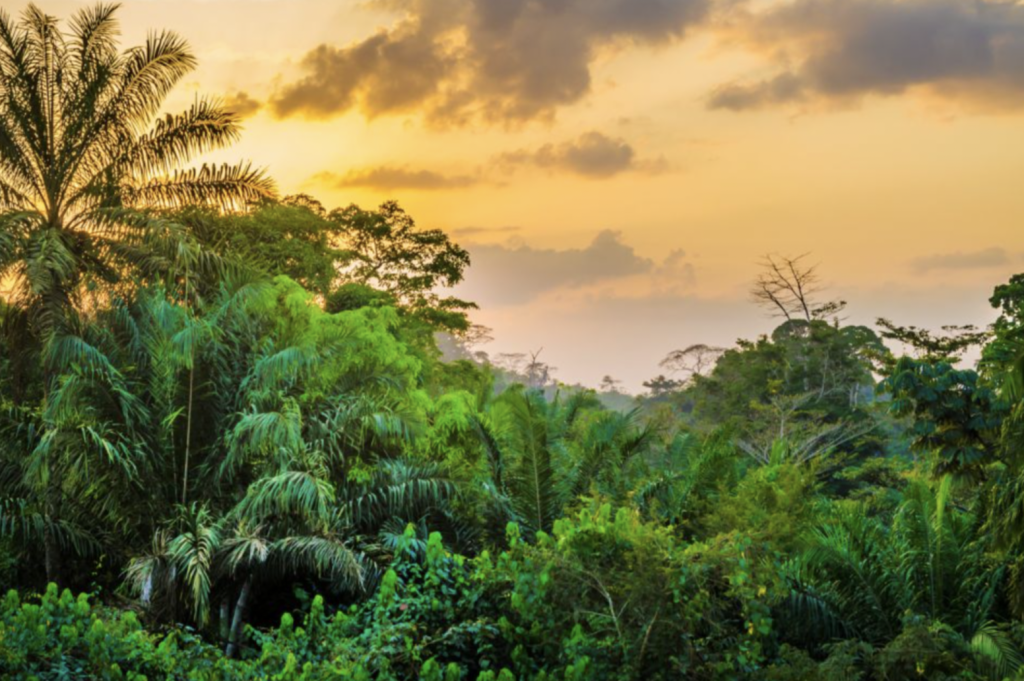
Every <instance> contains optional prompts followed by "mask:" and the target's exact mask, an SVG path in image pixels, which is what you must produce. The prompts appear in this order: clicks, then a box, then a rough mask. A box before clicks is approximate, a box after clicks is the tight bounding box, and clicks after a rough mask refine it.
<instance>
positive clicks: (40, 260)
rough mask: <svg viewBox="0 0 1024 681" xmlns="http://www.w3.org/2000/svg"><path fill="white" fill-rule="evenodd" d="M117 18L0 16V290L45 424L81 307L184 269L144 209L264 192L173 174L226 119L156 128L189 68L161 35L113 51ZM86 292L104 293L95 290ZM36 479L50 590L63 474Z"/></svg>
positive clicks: (205, 107) (184, 118)
mask: <svg viewBox="0 0 1024 681" xmlns="http://www.w3.org/2000/svg"><path fill="white" fill-rule="evenodd" d="M116 11H117V6H116V5H105V4H100V5H96V6H94V7H92V8H88V9H83V10H81V11H79V12H78V13H77V14H76V15H75V16H74V17H73V18H72V20H71V22H70V30H69V31H68V32H67V33H64V32H62V31H61V30H60V27H59V25H58V21H57V19H56V18H54V17H52V16H49V15H46V14H44V13H43V12H42V11H41V10H39V9H38V8H37V7H36V6H35V5H30V6H29V7H28V9H27V10H25V12H24V14H23V15H22V19H21V21H20V22H17V23H16V22H15V21H13V20H12V19H11V17H10V16H9V15H8V14H7V13H6V12H4V11H2V10H0V279H8V280H11V281H13V293H12V296H11V301H12V302H13V303H14V304H15V305H16V306H17V307H19V308H21V310H23V311H24V313H25V314H24V316H23V317H22V319H23V320H25V322H26V323H25V324H23V325H22V326H21V328H22V329H23V330H24V331H25V332H26V333H30V334H32V335H33V336H34V337H35V338H36V339H38V340H39V341H40V342H41V343H42V344H43V348H44V352H43V353H42V356H41V360H42V366H43V372H42V381H41V383H42V385H41V391H40V392H41V398H42V400H43V402H42V406H41V413H42V414H44V415H45V414H49V413H51V408H52V405H51V404H50V403H49V400H48V398H49V397H50V395H51V393H52V391H53V390H55V389H56V388H57V385H56V377H57V376H58V374H59V373H60V370H61V368H63V367H67V366H70V365H71V364H74V363H78V364H81V363H83V362H84V359H85V358H84V356H83V352H84V353H87V352H88V348H87V347H86V346H84V345H82V344H78V343H75V342H63V341H62V338H63V337H65V336H68V335H74V334H75V333H76V328H75V327H76V324H77V322H76V320H75V314H76V311H77V310H79V309H81V307H82V305H83V303H84V300H85V299H86V297H88V296H91V297H93V298H102V295H103V294H104V293H109V292H110V290H111V288H112V287H115V286H120V287H121V288H124V287H131V286H133V285H134V284H135V283H136V282H137V281H138V280H139V279H140V278H145V277H152V276H155V275H166V274H167V273H168V272H169V271H171V270H173V269H174V268H175V266H176V265H177V266H178V268H179V269H186V268H187V260H188V258H185V260H186V262H184V263H183V262H180V258H179V254H180V250H179V249H178V248H176V247H174V246H173V244H180V243H181V241H182V239H181V234H180V230H178V229H177V228H176V227H175V226H174V225H173V224H171V223H169V222H167V221H164V220H160V219H156V218H155V217H154V215H153V213H152V212H150V211H151V209H161V208H172V207H181V206H184V205H190V204H202V205H208V206H215V207H217V208H220V209H234V208H240V207H242V206H244V205H245V204H246V203H248V202H250V201H253V200H256V199H259V198H263V197H266V196H269V195H270V194H271V193H272V191H273V187H272V184H271V183H270V181H269V180H267V179H266V178H265V177H264V176H263V175H262V174H261V173H260V172H258V171H255V170H253V169H252V168H251V167H250V166H248V165H239V166H228V165H224V166H220V167H214V166H208V165H204V166H202V167H200V168H195V169H191V170H182V169H181V166H182V165H183V164H184V163H186V162H187V161H189V160H190V159H191V158H193V157H194V156H197V155H199V154H202V153H204V152H207V151H210V150H213V149H218V148H221V147H223V146H225V145H227V144H229V143H230V142H232V141H234V140H235V139H236V138H237V136H238V132H239V127H238V119H237V117H236V116H235V115H234V114H232V113H230V112H226V111H224V110H222V109H221V108H220V107H219V106H218V105H217V104H216V103H215V102H213V101H211V100H206V99H199V100H197V101H196V102H195V104H193V105H192V107H191V108H190V109H189V110H188V111H186V112H184V113H181V114H178V115H168V116H166V117H164V118H160V119H157V113H158V112H159V110H160V107H161V105H162V103H163V100H164V98H165V97H166V95H167V94H168V93H169V92H170V90H171V89H172V88H173V87H174V86H175V85H176V84H177V83H178V82H179V81H180V80H181V79H182V78H183V77H184V76H185V75H186V74H187V73H189V72H190V71H191V70H192V69H193V68H194V67H195V64H196V61H195V58H194V57H193V56H192V54H191V52H190V51H189V49H188V46H187V44H186V43H185V42H184V41H183V40H182V39H181V38H179V37H178V36H176V35H174V34H173V33H168V32H164V33H160V34H154V35H152V36H151V37H150V38H149V39H148V40H147V42H146V44H145V45H143V46H141V47H136V48H132V49H129V50H127V51H125V52H118V50H117V46H116V40H115V39H116V36H117V22H116V18H115V15H116ZM168 242H170V244H172V245H171V246H169V245H168ZM177 274H178V275H179V276H181V275H185V276H187V271H186V272H181V271H179V272H177ZM97 284H101V285H105V287H106V288H105V289H101V290H100V291H98V292H95V291H94V287H95V285H97ZM40 426H41V428H43V429H44V431H45V430H51V431H52V430H53V428H54V424H53V423H52V422H49V421H44V422H43V423H42V424H40ZM45 437H46V436H45V435H44V440H43V441H45ZM44 451H46V450H44ZM37 470H38V471H39V475H37V476H36V477H35V480H36V482H37V483H38V484H42V485H44V486H46V487H47V491H46V500H45V508H44V509H43V514H44V516H45V517H46V518H48V519H49V522H47V523H46V524H45V528H44V529H45V530H46V531H45V532H44V537H43V539H44V542H43V543H44V545H45V546H46V552H47V561H46V565H47V573H48V575H49V576H50V578H51V579H58V578H59V576H60V560H59V553H60V549H59V546H58V542H57V538H56V537H55V536H54V533H53V531H52V528H54V527H57V526H58V525H59V518H60V507H61V504H62V501H63V500H62V499H61V497H60V494H59V488H58V487H57V485H58V483H59V479H60V476H61V474H62V473H61V471H60V470H59V469H57V468H55V467H54V462H53V461H51V460H50V459H49V458H46V457H43V458H42V460H41V461H38V468H37Z"/></svg>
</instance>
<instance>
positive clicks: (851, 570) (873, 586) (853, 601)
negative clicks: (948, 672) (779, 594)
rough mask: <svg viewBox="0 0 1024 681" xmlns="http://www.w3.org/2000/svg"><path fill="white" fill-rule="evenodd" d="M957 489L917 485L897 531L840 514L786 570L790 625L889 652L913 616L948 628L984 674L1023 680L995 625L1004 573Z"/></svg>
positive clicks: (1017, 657)
mask: <svg viewBox="0 0 1024 681" xmlns="http://www.w3.org/2000/svg"><path fill="white" fill-rule="evenodd" d="M951 485H952V478H951V477H950V476H946V477H945V478H943V480H942V481H941V482H940V483H937V484H934V485H932V484H930V483H927V482H924V481H915V482H914V483H912V484H911V485H909V486H908V487H907V489H906V490H905V491H904V494H903V502H902V503H901V504H900V506H899V508H898V510H897V512H896V514H895V515H894V517H893V518H892V521H891V524H889V525H886V524H885V523H884V522H883V521H882V520H881V519H879V518H875V517H871V516H869V515H867V514H866V513H865V509H864V508H863V507H861V506H859V505H853V506H848V507H841V508H839V509H838V510H837V511H836V512H835V514H834V516H833V517H832V518H830V519H829V521H828V522H826V523H823V524H822V525H821V526H820V527H819V528H818V529H817V530H815V531H814V532H813V533H812V535H811V537H810V538H809V542H810V546H809V549H808V551H807V553H806V554H805V555H803V556H800V557H798V558H797V559H795V560H793V561H791V562H790V564H789V565H788V566H787V569H788V570H789V572H790V578H791V581H792V584H793V592H792V595H791V597H790V602H789V607H788V608H787V613H786V614H787V619H789V620H790V621H791V622H792V623H794V626H796V627H798V628H808V629H809V631H810V632H812V633H811V634H810V638H811V639H815V638H817V639H819V640H821V638H822V637H823V636H824V637H825V638H826V639H828V638H850V637H857V638H860V639H862V640H866V641H868V642H870V643H872V644H885V643H888V642H890V641H892V640H893V639H895V638H896V637H897V636H898V635H899V633H900V631H901V626H902V624H901V623H902V621H903V620H904V619H905V618H906V617H907V615H908V613H913V614H915V615H918V616H921V617H923V618H925V619H926V620H928V621H930V622H941V623H943V624H944V625H947V626H948V628H949V631H950V632H951V633H952V634H953V636H954V638H956V639H957V642H958V644H959V645H960V646H961V647H962V648H963V649H965V650H969V651H970V652H971V653H972V654H973V656H974V658H975V660H976V661H977V664H978V666H979V671H981V672H982V673H985V674H986V675H989V676H990V677H991V678H998V679H1001V678H1005V677H1008V676H1010V675H1012V674H1013V673H1015V672H1016V670H1017V669H1018V668H1019V667H1020V666H1021V665H1022V663H1024V657H1022V656H1021V654H1020V652H1019V651H1017V650H1016V649H1015V648H1014V646H1013V644H1012V642H1011V640H1010V638H1009V636H1008V635H1007V632H1005V631H1004V630H1003V629H1001V628H999V627H998V626H997V625H996V624H994V623H993V620H994V619H995V618H994V617H993V614H994V611H995V610H996V609H997V608H998V607H999V606H1000V603H999V600H998V594H999V587H1000V586H1001V585H1002V583H1003V581H1004V578H1005V575H1004V571H1003V569H1002V568H1000V567H998V566H997V565H994V564H993V563H992V561H990V560H988V559H987V558H986V555H985V546H984V541H983V535H982V532H981V524H980V522H979V521H978V520H977V518H976V517H975V516H974V515H973V514H971V513H968V512H965V511H961V510H958V509H956V508H955V507H954V506H953V504H952V503H951V492H952V489H951Z"/></svg>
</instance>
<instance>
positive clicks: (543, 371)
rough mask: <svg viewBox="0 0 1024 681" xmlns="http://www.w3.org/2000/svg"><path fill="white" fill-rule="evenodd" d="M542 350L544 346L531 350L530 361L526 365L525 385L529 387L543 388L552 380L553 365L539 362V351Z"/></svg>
mask: <svg viewBox="0 0 1024 681" xmlns="http://www.w3.org/2000/svg"><path fill="white" fill-rule="evenodd" d="M543 351H544V348H541V349H539V350H537V351H536V352H531V353H530V361H529V363H527V365H526V370H525V373H526V385H528V386H530V387H531V388H543V387H544V386H546V385H548V384H550V383H552V382H553V380H554V379H553V377H552V374H553V373H554V371H555V367H553V366H551V365H549V364H547V363H545V362H541V361H540V359H539V357H540V353H542V352H543Z"/></svg>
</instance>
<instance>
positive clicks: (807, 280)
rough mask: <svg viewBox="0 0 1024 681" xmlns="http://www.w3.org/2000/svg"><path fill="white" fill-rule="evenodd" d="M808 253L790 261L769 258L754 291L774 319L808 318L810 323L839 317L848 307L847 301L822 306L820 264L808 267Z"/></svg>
mask: <svg viewBox="0 0 1024 681" xmlns="http://www.w3.org/2000/svg"><path fill="white" fill-rule="evenodd" d="M806 257H807V254H806V253H805V254H803V255H800V256H797V257H795V258H790V257H786V256H777V255H768V256H765V259H764V262H763V267H764V271H763V272H761V274H760V275H759V276H758V278H757V280H756V281H755V282H754V286H753V288H752V289H751V292H750V293H751V296H752V297H753V299H754V302H756V303H757V304H758V305H760V306H762V307H764V308H767V309H768V310H769V311H770V312H771V314H772V316H774V317H783V318H785V319H786V320H787V321H792V320H794V319H804V320H806V321H808V322H810V321H813V320H815V319H823V318H825V317H828V316H830V315H836V314H838V313H840V312H842V310H843V309H844V308H845V307H846V301H845V300H832V301H827V302H825V303H820V302H819V301H818V300H817V296H818V294H820V293H821V290H822V289H821V278H820V277H819V275H818V271H817V266H816V265H806V264H804V262H803V260H804V259H805V258H806Z"/></svg>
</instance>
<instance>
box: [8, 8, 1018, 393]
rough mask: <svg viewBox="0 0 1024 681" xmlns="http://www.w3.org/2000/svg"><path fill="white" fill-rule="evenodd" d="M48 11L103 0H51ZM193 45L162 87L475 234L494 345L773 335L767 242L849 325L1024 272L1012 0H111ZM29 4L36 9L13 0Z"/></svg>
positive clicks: (956, 300)
mask: <svg viewBox="0 0 1024 681" xmlns="http://www.w3.org/2000/svg"><path fill="white" fill-rule="evenodd" d="M37 4H39V5H40V6H41V7H42V8H43V9H44V10H45V11H47V12H48V13H51V14H55V15H57V16H60V17H67V16H69V15H70V14H71V13H72V12H73V11H74V10H76V9H77V8H79V7H80V6H82V5H85V4H88V3H86V2H84V1H83V2H80V1H79V0H41V1H40V2H38V3H37ZM122 4H123V10H122V12H121V14H120V18H121V22H122V28H123V34H124V43H125V44H136V43H138V42H139V41H140V40H141V39H142V38H143V37H144V36H145V34H146V32H147V31H149V30H154V29H169V30H173V31H176V32H178V33H179V34H181V35H182V36H184V37H185V38H187V39H188V40H189V41H190V43H191V44H192V46H193V48H194V50H195V52H196V55H197V57H198V58H199V62H200V67H199V69H198V70H197V71H196V72H195V73H194V74H193V76H192V77H191V78H190V79H189V80H188V82H187V84H186V85H185V86H184V87H181V88H179V89H177V90H176V91H175V93H174V94H173V95H172V98H171V100H170V101H169V102H168V108H169V109H171V110H177V109H180V108H181V107H182V105H183V104H184V105H187V104H188V102H189V100H190V99H191V98H192V97H193V96H195V94H196V93H199V92H202V93H204V94H214V95H219V96H222V97H223V98H224V100H225V101H226V102H228V103H229V104H230V105H231V106H232V107H233V108H235V109H236V110H238V111H239V112H240V113H242V114H244V115H245V116H246V132H245V134H244V137H243V139H242V141H241V142H240V143H239V144H237V145H235V146H234V147H232V148H231V149H229V150H227V151H226V152H224V156H225V158H228V157H230V158H232V159H235V158H238V157H239V156H240V155H241V156H245V157H247V158H249V159H251V160H252V161H253V162H254V163H255V164H257V165H260V166H263V167H265V168H267V169H268V171H269V172H270V174H271V175H272V176H273V177H274V178H275V179H276V181H277V183H278V186H279V187H280V189H281V190H282V192H283V193H298V192H304V193H309V194H311V195H313V196H315V197H317V198H319V199H320V200H321V201H322V202H323V203H324V204H326V205H328V206H335V205H346V204H349V203H358V204H360V205H362V206H363V207H367V208H369V207H372V206H374V205H376V204H379V203H381V202H382V201H384V200H385V199H390V198H394V199H397V200H398V201H399V202H400V203H401V204H402V205H403V207H405V208H406V209H407V210H408V211H409V212H410V213H411V214H412V215H413V216H414V217H415V218H416V219H417V221H418V222H419V223H420V224H421V225H424V226H429V227H439V228H442V229H445V230H446V231H448V232H449V233H450V234H452V235H453V237H454V238H455V239H456V240H457V241H459V242H460V243H461V244H462V245H464V246H466V247H467V248H468V249H469V250H470V252H471V253H472V255H473V266H472V267H471V269H470V271H469V274H468V277H467V281H466V283H465V284H464V286H463V287H462V288H461V289H460V290H459V292H458V293H459V295H461V296H464V297H467V298H470V299H473V300H476V301H477V302H478V303H479V304H480V307H481V309H480V311H479V312H478V313H475V314H474V316H473V319H474V321H475V322H477V323H481V324H484V325H486V326H488V327H491V328H492V329H493V330H494V336H495V338H496V340H495V341H494V342H493V343H492V344H490V345H488V346H487V347H485V348H484V349H486V350H487V351H488V352H492V353H498V352H513V351H530V350H536V349H538V348H543V349H544V350H543V359H544V360H545V361H547V362H548V363H550V364H551V365H553V366H555V367H557V368H558V371H557V377H558V378H559V379H561V380H563V381H566V382H581V383H585V384H588V385H596V384H597V383H598V382H599V381H600V379H601V377H602V376H603V375H604V374H607V373H611V374H612V375H613V376H615V378H618V379H621V380H622V381H623V382H624V385H625V387H626V388H627V389H629V390H633V391H637V390H639V389H640V385H641V382H642V381H644V380H646V379H648V378H650V377H652V376H654V375H655V374H657V373H659V369H658V366H657V364H658V361H659V360H660V359H661V358H662V357H664V355H665V354H666V353H667V352H669V351H671V350H673V349H676V348H680V347H684V346H686V345H689V344H692V343H700V342H703V343H709V344H717V345H722V344H730V343H731V342H733V341H734V340H735V339H736V338H738V337H747V338H750V337H754V336H756V335H757V334H759V333H763V332H766V331H768V330H770V328H771V326H772V320H770V319H767V318H765V317H764V316H763V314H762V313H761V311H759V310H758V309H757V308H756V307H754V306H753V305H752V304H751V303H750V301H749V296H748V293H747V291H748V288H749V285H750V282H751V280H752V279H753V277H754V276H755V275H756V271H757V267H758V262H759V261H760V259H761V258H762V257H763V256H764V255H765V254H767V253H784V254H799V253H805V252H810V253H812V254H813V256H812V259H813V261H814V262H816V263H818V264H819V265H820V272H821V274H822V275H823V277H824V279H825V281H826V283H827V284H828V286H829V292H830V294H832V295H834V296H835V297H841V298H844V299H846V300H847V301H849V309H848V314H849V319H850V321H851V322H856V323H871V322H872V321H873V320H874V319H875V318H876V317H879V316H885V317H889V318H892V319H894V320H896V321H898V322H900V323H906V324H915V325H919V326H929V327H937V326H940V325H942V324H951V323H974V324H985V323H987V322H988V321H989V320H990V319H991V317H992V314H991V311H990V310H989V309H988V308H987V305H986V303H985V301H986V299H987V297H988V295H989V293H990V292H991V289H992V287H993V286H995V285H996V284H998V283H1000V282H1002V281H1004V280H1005V279H1006V278H1007V277H1008V276H1009V275H1010V274H1012V273H1013V272H1016V271H1020V270H1021V269H1022V266H1024V243H1022V241H1024V240H1022V239H1021V237H1020V236H1019V235H1020V217H1021V216H1022V215H1024V191H1021V189H1020V187H1019V184H1020V178H1021V176H1022V170H1024V132H1022V125H1024V119H1022V114H1024V4H1021V3H1018V2H1010V3H1007V2H998V1H996V0H970V1H968V0H778V1H758V0H559V1H557V2H556V1H554V0H501V1H499V0H370V1H368V2H360V1H356V0H176V1H175V2H162V1H160V0H125V1H124V2H123V3H122ZM0 7H2V8H3V9H5V10H7V11H9V12H12V13H16V12H20V11H21V10H22V9H23V7H24V3H22V2H11V1H10V0H0Z"/></svg>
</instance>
